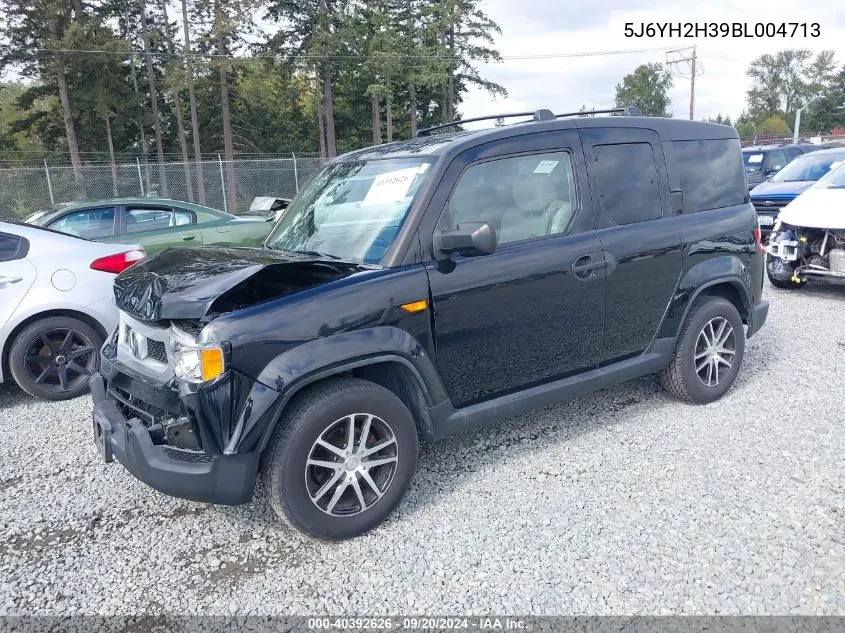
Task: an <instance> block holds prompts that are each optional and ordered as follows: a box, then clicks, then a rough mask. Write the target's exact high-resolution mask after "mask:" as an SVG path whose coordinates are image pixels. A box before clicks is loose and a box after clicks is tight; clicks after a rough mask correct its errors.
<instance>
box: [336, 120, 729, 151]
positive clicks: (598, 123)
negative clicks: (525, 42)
mask: <svg viewBox="0 0 845 633" xmlns="http://www.w3.org/2000/svg"><path fill="white" fill-rule="evenodd" d="M588 114H589V113H588ZM458 124H459V122H458ZM587 128H642V129H648V130H654V131H656V132H657V133H658V134H660V136H661V138H662V139H663V140H664V141H682V140H683V141H687V140H703V139H724V138H731V139H733V138H735V139H739V136H738V135H737V132H736V129H735V128H734V127H732V126H728V125H721V124H718V123H705V122H703V121H688V120H685V119H666V118H660V117H647V116H578V117H572V118H563V119H553V120H546V121H525V122H521V123H514V124H511V125H506V126H503V127H493V128H487V129H483V130H462V131H457V132H445V133H442V134H432V135H430V136H418V137H416V138H412V139H408V140H405V141H395V142H393V143H386V144H384V145H375V146H373V147H365V148H363V149H359V150H356V151H353V152H349V153H347V154H343V155H342V156H338V157H337V158H336V159H335V161H337V162H342V161H349V160H355V161H358V160H376V159H381V158H402V157H410V156H415V157H420V156H442V155H445V154H454V153H457V152H460V151H462V150H464V149H467V148H469V147H473V146H475V145H479V144H481V143H488V142H490V141H496V140H500V139H505V138H511V137H514V136H521V135H523V134H534V133H537V132H548V131H554V130H578V129H587Z"/></svg>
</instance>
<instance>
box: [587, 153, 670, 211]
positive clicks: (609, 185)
mask: <svg viewBox="0 0 845 633" xmlns="http://www.w3.org/2000/svg"><path fill="white" fill-rule="evenodd" d="M593 154H594V156H595V158H596V160H595V161H594V162H593V164H592V166H591V168H592V170H593V172H594V174H595V177H596V182H597V183H598V189H599V201H600V203H601V206H602V208H603V209H604V210H605V211H606V212H607V213H608V214H609V215H610V217H611V218H613V220H614V221H615V222H616V223H617V224H633V223H635V222H644V221H645V220H656V219H657V218H660V217H662V216H663V202H662V200H661V198H660V183H659V182H658V180H657V162H656V161H655V159H654V150H652V148H651V145H650V144H649V143H621V144H618V145H596V146H595V147H594V148H593Z"/></svg>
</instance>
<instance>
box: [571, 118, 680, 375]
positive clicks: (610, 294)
mask: <svg viewBox="0 0 845 633" xmlns="http://www.w3.org/2000/svg"><path fill="white" fill-rule="evenodd" d="M581 140H582V142H583V144H584V153H585V155H586V157H587V165H589V169H590V188H591V190H592V191H593V203H594V207H595V211H596V228H597V229H598V237H599V239H600V240H601V243H602V247H603V249H604V251H605V252H606V257H607V259H608V268H607V283H606V289H607V302H606V313H605V327H604V342H603V345H602V351H601V359H600V361H601V363H604V364H606V363H610V362H613V361H615V360H620V359H623V358H625V357H629V356H633V355H636V354H638V353H640V352H642V351H644V350H645V349H646V348H647V347H648V345H649V343H650V342H651V340H652V338H654V335H655V334H656V332H657V328H658V326H659V325H660V321H661V319H662V317H663V314H664V312H665V311H666V308H667V306H668V305H669V300H670V299H671V298H672V294H673V292H674V290H675V286H676V285H677V283H678V279H679V277H680V274H681V266H682V253H681V236H680V230H679V229H678V226H677V223H676V222H673V221H672V211H671V207H670V196H669V180H668V175H667V172H666V161H665V159H664V156H663V147H662V145H661V143H660V136H659V135H658V134H657V132H655V131H653V130H647V129H637V128H615V129H601V128H587V129H582V131H581Z"/></svg>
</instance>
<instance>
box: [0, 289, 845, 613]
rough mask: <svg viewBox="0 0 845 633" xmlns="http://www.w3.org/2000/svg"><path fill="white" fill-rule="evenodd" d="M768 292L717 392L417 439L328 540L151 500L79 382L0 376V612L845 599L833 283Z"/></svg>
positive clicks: (843, 361) (651, 608)
mask: <svg viewBox="0 0 845 633" xmlns="http://www.w3.org/2000/svg"><path fill="white" fill-rule="evenodd" d="M766 295H767V298H768V299H769V300H770V301H771V311H770V315H769V322H768V323H767V325H766V327H765V328H764V329H763V330H762V331H761V332H760V333H759V334H757V335H756V336H755V337H754V338H752V339H751V340H750V341H749V344H748V346H747V348H746V357H745V363H744V367H743V371H742V372H741V374H740V377H739V380H738V381H737V383H736V385H735V386H734V388H733V389H732V390H731V391H730V392H729V393H728V395H727V396H726V397H725V398H724V399H722V400H721V401H720V402H717V403H714V404H712V405H709V406H706V407H701V406H689V405H683V404H679V403H677V402H675V401H673V400H671V399H670V398H669V397H668V396H666V395H665V394H664V393H663V392H662V391H661V390H660V388H659V386H658V385H657V382H656V380H655V379H654V378H652V377H647V378H644V379H641V380H637V381H634V382H632V383H629V384H626V385H623V386H620V387H617V388H614V389H609V390H605V391H602V392H600V393H598V394H594V395H592V396H588V397H583V398H580V399H578V400H574V401H571V402H568V403H565V404H562V405H558V406H555V407H551V408H548V409H545V410H542V411H539V412H535V413H532V414H528V415H524V416H521V417H519V418H516V419H514V420H512V421H510V422H507V423H505V424H503V425H501V426H499V427H497V428H494V429H490V430H484V431H480V432H476V433H474V434H469V435H465V436H462V437H458V438H454V439H451V440H449V441H446V442H443V443H440V444H437V445H434V446H429V447H427V448H425V449H424V451H423V453H422V455H421V459H420V468H419V472H418V473H417V476H416V478H415V481H414V484H413V486H412V488H411V491H410V494H409V496H408V498H407V499H406V500H405V502H404V503H403V504H402V505H401V506H400V510H399V512H397V513H396V514H395V515H394V516H393V517H392V518H391V519H390V520H389V521H388V522H387V524H385V525H384V526H382V527H381V528H379V529H377V530H375V531H374V532H371V533H370V534H368V535H366V536H364V537H361V538H358V539H355V540H352V541H347V542H344V543H339V544H329V543H320V542H314V541H309V540H307V539H304V538H302V537H300V536H298V535H296V534H294V533H292V532H290V531H289V530H287V529H286V528H284V527H282V526H281V525H280V523H279V522H278V521H277V520H276V519H275V517H274V515H273V514H272V512H271V511H270V510H269V509H267V508H266V507H265V505H264V503H263V501H262V500H261V499H260V498H259V499H258V500H256V501H255V502H253V503H252V504H251V505H249V506H243V507H237V508H226V507H216V506H207V505H203V504H198V503H190V502H185V501H181V500H177V499H170V498H168V497H165V496H163V495H160V494H158V493H156V492H154V491H153V490H151V489H149V488H147V487H145V486H144V485H142V484H140V483H139V482H137V481H136V480H135V479H133V478H132V477H131V476H130V475H128V474H127V473H126V471H125V470H124V469H123V468H122V467H121V466H120V465H118V464H116V463H115V464H112V465H110V466H106V465H104V464H101V463H99V462H98V456H97V452H96V450H95V448H94V445H93V443H92V441H91V431H90V428H89V427H90V423H89V420H90V417H91V400H90V398H89V397H84V398H80V399H77V400H74V401H71V402H67V403H44V402H37V401H35V400H33V399H30V398H29V397H27V396H25V395H24V394H23V393H22V392H21V391H19V390H18V389H16V388H13V387H9V386H0V532H2V539H0V614H82V613H84V614H97V613H99V614H139V613H155V614H161V613H213V614H234V613H238V614H255V613H260V614H271V613H275V614H313V613H323V612H329V613H334V614H339V613H358V614H377V613H381V614H399V613H420V614H447V613H489V612H497V613H498V612H512V613H521V614H691V613H696V614H712V613H721V614H787V613H792V614H845V463H843V461H844V460H843V455H845V287H834V288H830V287H827V288H822V287H809V288H806V289H805V290H803V291H801V292H796V293H789V292H785V291H778V290H776V289H774V288H772V287H771V286H768V285H767V287H766Z"/></svg>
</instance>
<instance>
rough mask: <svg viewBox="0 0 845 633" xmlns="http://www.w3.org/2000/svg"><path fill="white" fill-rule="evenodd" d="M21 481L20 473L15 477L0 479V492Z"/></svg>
mask: <svg viewBox="0 0 845 633" xmlns="http://www.w3.org/2000/svg"><path fill="white" fill-rule="evenodd" d="M22 481H23V476H22V475H18V476H17V477H11V478H9V479H4V480H3V481H0V492H2V491H3V490H8V489H9V488H11V487H12V486H17V485H18V484H19V483H20V482H22Z"/></svg>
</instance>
